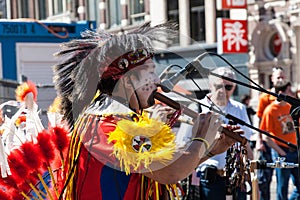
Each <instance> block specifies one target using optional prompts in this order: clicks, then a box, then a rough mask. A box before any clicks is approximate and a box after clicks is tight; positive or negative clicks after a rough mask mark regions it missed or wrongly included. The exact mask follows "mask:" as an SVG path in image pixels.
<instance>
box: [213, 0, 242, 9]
mask: <svg viewBox="0 0 300 200" xmlns="http://www.w3.org/2000/svg"><path fill="white" fill-rule="evenodd" d="M217 8H218V10H224V9H232V8H247V0H217Z"/></svg>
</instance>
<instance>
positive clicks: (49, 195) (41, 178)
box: [38, 173, 53, 200]
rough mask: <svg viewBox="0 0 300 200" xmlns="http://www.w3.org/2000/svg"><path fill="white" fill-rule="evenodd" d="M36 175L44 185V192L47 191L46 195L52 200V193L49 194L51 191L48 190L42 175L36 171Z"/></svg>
mask: <svg viewBox="0 0 300 200" xmlns="http://www.w3.org/2000/svg"><path fill="white" fill-rule="evenodd" d="M38 177H39V179H40V181H41V183H42V185H43V186H44V188H45V190H46V192H47V194H48V197H49V198H50V199H51V200H53V197H52V195H51V193H50V191H49V187H48V186H47V184H46V183H45V181H44V179H43V177H42V176H41V175H40V174H39V173H38Z"/></svg>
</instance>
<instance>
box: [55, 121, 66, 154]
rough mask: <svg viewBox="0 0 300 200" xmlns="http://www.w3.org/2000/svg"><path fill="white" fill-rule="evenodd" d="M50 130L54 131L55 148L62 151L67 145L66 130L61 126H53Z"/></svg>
mask: <svg viewBox="0 0 300 200" xmlns="http://www.w3.org/2000/svg"><path fill="white" fill-rule="evenodd" d="M51 131H52V132H53V133H54V135H53V136H54V137H53V142H54V144H55V146H56V148H57V149H58V150H59V151H60V152H63V151H64V150H65V149H66V148H67V147H68V145H69V137H68V130H67V129H66V128H63V127H58V126H56V127H53V128H52V129H51Z"/></svg>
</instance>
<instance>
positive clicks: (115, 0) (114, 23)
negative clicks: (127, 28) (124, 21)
mask: <svg viewBox="0 0 300 200" xmlns="http://www.w3.org/2000/svg"><path fill="white" fill-rule="evenodd" d="M107 6H108V13H109V16H108V18H107V19H108V20H109V21H108V24H109V27H111V28H113V27H118V26H120V25H121V17H122V16H121V12H122V11H121V3H120V0H111V1H107Z"/></svg>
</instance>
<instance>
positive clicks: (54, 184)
mask: <svg viewBox="0 0 300 200" xmlns="http://www.w3.org/2000/svg"><path fill="white" fill-rule="evenodd" d="M47 169H48V172H49V174H50V177H51V181H52V185H53V189H54V192H55V194H56V197H57V198H59V193H58V190H57V185H56V182H55V178H54V175H53V172H52V169H51V167H50V166H48V167H47Z"/></svg>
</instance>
